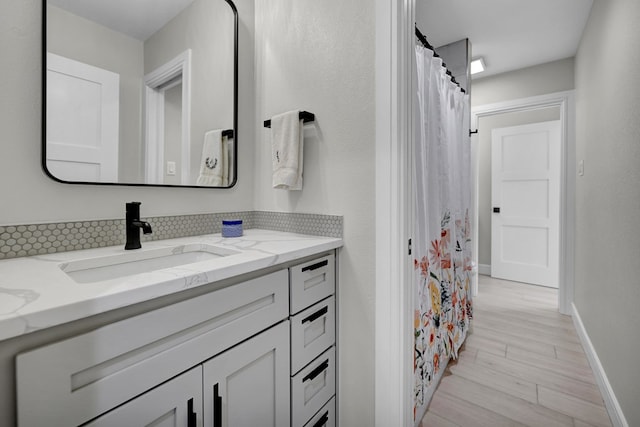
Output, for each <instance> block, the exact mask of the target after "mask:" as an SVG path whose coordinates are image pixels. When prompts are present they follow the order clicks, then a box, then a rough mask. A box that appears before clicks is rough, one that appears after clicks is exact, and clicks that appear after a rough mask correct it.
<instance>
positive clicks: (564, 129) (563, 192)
mask: <svg viewBox="0 0 640 427" xmlns="http://www.w3.org/2000/svg"><path fill="white" fill-rule="evenodd" d="M547 107H559V108H560V145H561V148H560V257H559V263H560V271H559V278H558V279H559V280H558V310H559V311H560V313H562V314H567V315H570V314H571V304H572V303H573V291H574V273H573V264H574V255H575V245H574V237H575V228H574V227H575V194H576V138H575V127H576V117H575V91H574V90H568V91H563V92H554V93H550V94H546V95H539V96H533V97H528V98H520V99H514V100H510V101H503V102H498V103H494V104H486V105H480V106H477V107H474V108H472V109H471V128H472V129H478V122H479V120H480V118H481V117H488V116H493V115H497V114H504V113H512V112H520V111H530V110H537V109H540V108H547ZM478 141H479V139H478V138H477V136H476V137H475V138H472V144H474V145H475V146H476V147H472V159H471V162H472V164H473V165H474V169H475V173H474V180H475V182H474V185H473V189H474V193H475V194H474V196H473V199H474V205H475V206H474V210H475V215H474V219H473V221H474V227H473V233H474V240H475V241H476V242H477V241H478V191H477V184H478V182H479V177H478V172H479V168H478V161H479V158H478V155H477V144H478ZM476 244H477V243H476ZM477 256H478V254H477V251H475V252H474V262H475V265H478V258H477ZM477 293H478V285H477V281H476V282H475V283H474V289H473V294H474V295H477Z"/></svg>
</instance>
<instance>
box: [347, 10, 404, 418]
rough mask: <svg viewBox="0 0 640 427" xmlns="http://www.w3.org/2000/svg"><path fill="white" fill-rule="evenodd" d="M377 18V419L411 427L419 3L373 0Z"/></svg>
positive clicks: (375, 399) (375, 365)
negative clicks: (413, 184) (412, 235)
mask: <svg viewBox="0 0 640 427" xmlns="http://www.w3.org/2000/svg"><path fill="white" fill-rule="evenodd" d="M375 17H376V24H375V27H376V31H375V51H376V54H375V70H376V73H375V105H376V114H375V118H376V122H375V131H376V140H375V152H376V158H375V171H376V173H375V175H376V176H375V195H376V197H375V199H376V201H375V230H376V232H375V303H374V304H375V306H374V307H375V308H374V322H375V327H374V340H375V342H374V349H375V353H374V354H375V357H374V384H375V388H374V405H375V408H374V411H375V415H374V417H375V426H376V427H387V426H398V427H401V426H402V427H410V426H413V425H414V423H413V411H412V408H413V404H412V403H413V352H414V346H413V334H412V332H413V307H414V304H413V299H414V297H413V287H412V285H411V277H412V275H411V274H412V272H413V265H412V262H411V258H410V256H409V255H408V247H407V246H408V238H409V224H410V215H411V207H410V205H409V203H410V200H411V199H410V197H409V195H410V194H411V189H410V187H409V185H410V183H411V181H410V173H411V169H410V162H409V159H410V157H409V152H410V148H411V147H410V144H411V142H412V140H413V114H414V108H415V106H414V103H413V100H414V98H413V97H414V93H415V92H414V86H413V85H414V81H413V78H414V77H413V76H414V73H415V72H414V71H413V70H414V68H415V51H414V46H415V41H414V40H415V35H414V34H415V30H414V26H415V0H376V2H375ZM338 411H339V412H340V407H338ZM338 416H339V418H341V417H340V414H338Z"/></svg>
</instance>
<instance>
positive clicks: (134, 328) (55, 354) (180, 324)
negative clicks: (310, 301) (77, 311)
mask: <svg viewBox="0 0 640 427" xmlns="http://www.w3.org/2000/svg"><path fill="white" fill-rule="evenodd" d="M288 296H289V293H288V277H287V271H286V270H280V271H276V272H274V273H271V274H268V275H266V276H262V277H259V278H257V279H253V280H249V281H246V282H242V283H238V284H235V285H232V286H228V287H225V288H222V289H219V290H216V291H214V292H211V293H208V294H205V295H202V296H199V297H196V298H192V299H189V300H185V301H182V302H179V303H176V304H172V305H169V306H166V307H162V308H159V309H157V310H153V311H150V312H147V313H143V314H141V315H138V316H135V317H131V318H128V319H125V320H122V321H119V322H115V323H112V324H109V325H106V326H103V327H101V328H98V329H96V330H94V331H91V332H88V333H85V334H82V335H79V336H75V337H73V338H70V339H67V340H63V341H59V342H56V343H53V344H51V345H48V346H45V347H40V348H37V349H35V350H33V351H30V352H26V353H21V354H19V355H18V356H17V357H16V380H17V412H18V425H19V426H20V427H25V426H43V425H64V426H76V425H80V424H83V423H86V422H88V421H90V420H93V419H94V418H96V417H98V416H101V415H102V414H106V413H107V412H108V411H111V410H112V409H114V408H117V407H118V406H119V405H122V404H123V403H125V402H129V403H128V404H127V405H125V406H124V407H121V408H127V409H122V411H123V412H122V413H123V414H126V415H128V414H134V413H136V411H137V410H143V409H136V408H138V405H137V403H136V402H137V400H131V399H134V398H141V399H142V400H140V402H142V403H141V405H142V406H140V408H145V407H146V404H145V402H147V401H148V400H153V398H151V397H147V395H146V394H145V393H149V392H150V393H154V391H155V390H154V389H155V387H157V386H158V385H161V384H163V383H164V385H163V386H166V387H172V386H171V383H172V381H175V380H176V379H178V378H181V377H179V375H184V374H183V373H184V372H186V371H188V370H189V369H192V368H194V367H196V366H198V365H200V364H203V363H204V365H203V368H202V369H203V372H204V374H203V375H204V377H205V379H212V378H213V377H214V376H213V375H212V373H211V372H212V370H218V372H215V375H216V376H218V377H220V378H226V377H227V376H231V375H232V373H235V374H236V376H239V377H245V378H248V377H249V376H248V374H247V373H248V372H251V373H252V374H255V378H256V379H255V381H256V383H260V387H261V388H262V389H263V390H264V389H266V388H267V387H269V386H273V387H274V388H273V392H272V394H281V395H283V396H284V398H285V399H282V401H283V402H284V403H281V401H280V400H278V401H277V403H278V404H282V406H283V407H282V408H280V409H278V410H279V411H280V412H282V411H285V412H286V411H287V410H288V408H289V398H288V395H289V393H288V388H287V387H286V386H284V388H283V386H282V385H281V384H284V383H283V380H282V379H284V381H285V382H286V379H287V371H288V367H289V336H288V331H289V322H288V320H286V319H287V317H288V305H289V298H288ZM276 324H278V325H277V326H275V327H272V328H271V329H268V328H270V327H271V326H272V325H276ZM265 329H266V331H265ZM263 331H264V332H263ZM254 335H255V337H253V336H254ZM263 336H264V337H263ZM276 336H277V338H276ZM251 337H253V338H251ZM260 337H263V338H260ZM248 338H251V339H250V340H248V341H245V340H247V339H248ZM239 343H242V344H241V345H240V347H234V346H235V345H237V344H239ZM275 343H277V346H275V345H274V344H275ZM238 348H242V350H237V349H238ZM247 349H250V350H247ZM225 350H227V352H226V353H225ZM240 354H242V356H243V358H244V359H241V358H240V357H239V356H238V357H235V356H234V355H240ZM216 355H219V356H217V357H220V358H221V359H220V360H225V361H229V360H232V361H234V362H236V364H235V365H233V366H231V365H227V364H226V363H222V364H221V363H216V359H215V358H214V359H212V357H213V356H216ZM265 355H266V356H265ZM247 357H248V359H247ZM252 358H253V359H252ZM269 358H270V359H269ZM209 359H211V360H209ZM267 359H269V360H271V361H272V362H273V363H274V366H275V367H274V368H272V370H271V371H265V372H263V373H262V376H260V375H257V374H256V369H255V368H254V367H253V366H250V367H249V366H248V365H250V364H252V363H253V362H255V361H257V360H258V361H262V360H267ZM208 360H209V362H207V361H208ZM241 360H246V364H247V368H246V369H245V371H244V372H243V367H244V366H245V365H242V363H244V362H242V361H241ZM238 363H240V365H238ZM223 365H224V369H223V368H222V366H223ZM230 366H231V367H230ZM261 366H263V367H264V366H266V365H265V363H264V362H262V365H261ZM282 366H285V369H284V370H283V369H282ZM225 369H227V371H225ZM274 369H275V370H274ZM280 371H282V372H280ZM238 374H239V375H238ZM276 374H277V375H280V378H282V379H280V378H279V381H278V382H277V383H273V384H269V381H273V378H274V375H276ZM167 381H168V382H167ZM205 382H206V381H205ZM233 385H234V386H235V385H237V383H233ZM161 387H162V386H161ZM275 387H280V388H282V389H283V390H281V391H279V392H278V393H276V388H275ZM245 388H246V384H245ZM199 389H200V390H202V379H201V384H200V385H199ZM150 390H151V391H150ZM158 390H160V389H158ZM158 393H160V394H162V391H159V392H158ZM207 393H208V387H205V394H207ZM229 393H230V394H229V396H239V395H238V393H237V390H235V389H233V387H230V391H229ZM234 393H235V394H234ZM138 396H140V397H138ZM183 400H184V398H182V397H180V398H179V399H177V400H176V403H175V404H176V405H178V404H179V403H180V402H181V401H183ZM194 401H195V399H194ZM200 402H202V399H200ZM254 403H255V402H254ZM198 404H199V405H202V404H201V403H198ZM243 404H246V402H243ZM255 404H257V403H255ZM267 406H268V405H267ZM272 406H273V405H272ZM129 411H131V412H129ZM116 412H118V411H117V410H116V411H114V413H116ZM109 416H110V415H109ZM113 416H117V415H113ZM123 416H125V415H123ZM199 419H201V417H199ZM287 424H288V423H287ZM112 425H136V424H135V423H134V424H130V423H126V424H112ZM141 425H143V424H141ZM198 425H200V424H198ZM205 425H212V424H205ZM264 425H268V424H264ZM216 427H219V426H216Z"/></svg>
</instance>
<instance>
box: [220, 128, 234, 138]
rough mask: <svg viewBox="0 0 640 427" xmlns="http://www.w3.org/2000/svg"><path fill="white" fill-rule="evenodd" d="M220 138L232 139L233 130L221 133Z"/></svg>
mask: <svg viewBox="0 0 640 427" xmlns="http://www.w3.org/2000/svg"><path fill="white" fill-rule="evenodd" d="M222 136H223V137H224V136H226V137H227V138H233V129H225V130H223V131H222Z"/></svg>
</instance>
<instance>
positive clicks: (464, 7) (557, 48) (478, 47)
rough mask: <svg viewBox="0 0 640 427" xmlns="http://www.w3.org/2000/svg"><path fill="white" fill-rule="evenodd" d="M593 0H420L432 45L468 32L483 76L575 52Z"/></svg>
mask: <svg viewBox="0 0 640 427" xmlns="http://www.w3.org/2000/svg"><path fill="white" fill-rule="evenodd" d="M592 3H593V0H528V1H525V0H416V23H417V25H418V28H420V30H421V31H422V32H423V33H424V34H425V35H426V36H427V38H428V39H429V42H430V43H431V44H432V45H433V46H442V45H445V44H449V43H453V42H456V41H458V40H461V39H464V38H468V39H469V41H470V42H471V47H472V56H473V58H476V57H479V56H482V57H483V58H484V61H485V64H486V71H484V72H483V73H479V74H475V75H474V78H482V77H486V76H490V75H493V74H499V73H504V72H507V71H512V70H517V69H520V68H525V67H530V66H533V65H537V64H543V63H545V62H550V61H555V60H558V59H564V58H569V57H572V56H574V55H575V54H576V51H577V49H578V43H579V42H580V38H581V37H582V31H583V30H584V27H585V24H586V23H587V19H588V17H589V12H590V10H591V5H592Z"/></svg>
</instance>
